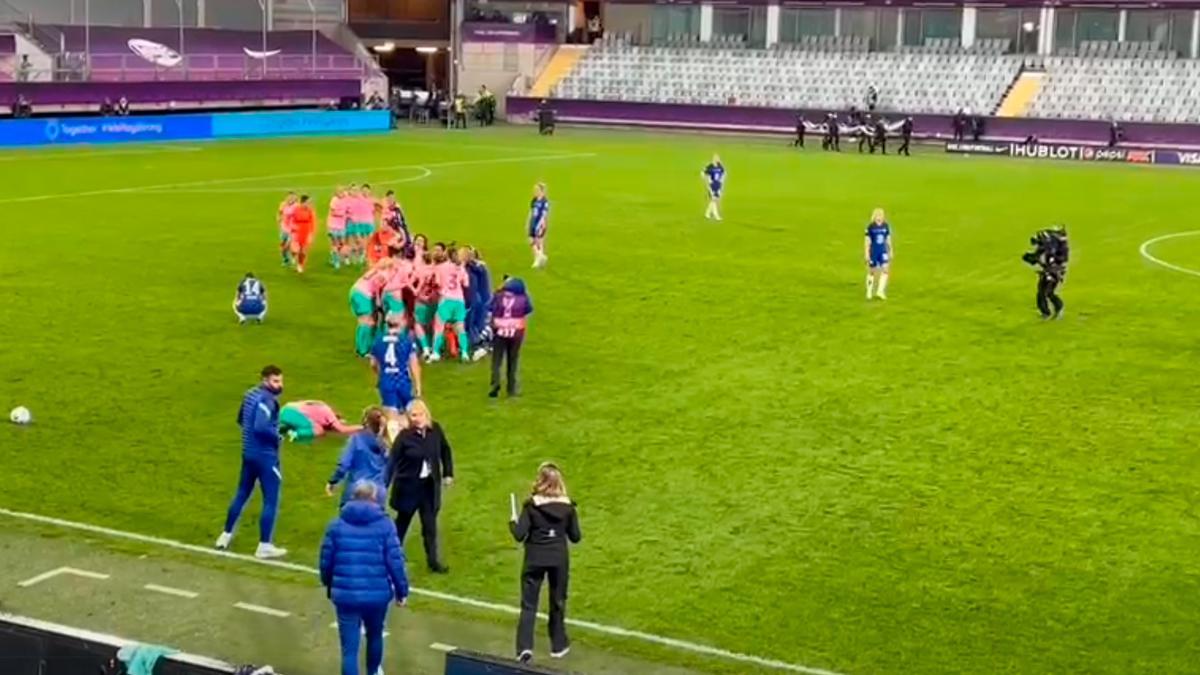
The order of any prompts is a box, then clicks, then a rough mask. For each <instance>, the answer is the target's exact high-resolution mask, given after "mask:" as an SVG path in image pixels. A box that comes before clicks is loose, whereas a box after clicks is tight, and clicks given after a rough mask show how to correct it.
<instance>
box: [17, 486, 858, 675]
mask: <svg viewBox="0 0 1200 675" xmlns="http://www.w3.org/2000/svg"><path fill="white" fill-rule="evenodd" d="M0 515H4V516H8V517H10V518H18V519H21V520H28V521H32V522H36V523H42V524H45V525H53V526H55V527H64V528H68V529H73V530H80V531H82V532H90V533H92V534H102V535H105V536H108V537H113V538H117V539H126V540H129V541H136V542H139V543H143V544H153V545H155V546H162V547H166V548H172V549H175V550H177V551H186V552H188V553H198V554H202V555H209V556H215V557H219V558H225V559H228V560H240V561H242V562H252V563H255V564H258V565H264V566H267V567H275V568H278V569H284V570H290V571H293V572H302V573H305V574H313V575H315V574H317V573H318V571H317V570H316V569H315V568H312V567H308V566H306V565H298V564H296V563H289V562H284V561H282V560H261V559H259V558H255V557H253V556H249V555H245V554H241V553H232V552H229V551H218V550H216V549H212V548H206V547H204V546H197V545H195V544H186V543H184V542H181V541H174V540H171V539H163V538H161V537H154V536H151V535H146V534H138V533H137V532H125V531H122V530H114V529H112V528H108V527H103V526H100V525H91V524H88V523H77V522H74V521H71V520H63V519H61V518H53V517H51V516H43V515H41V514H37V513H26V512H24V511H13V510H10V509H6V508H0ZM410 590H411V592H412V593H414V594H416V595H423V596H426V597H430V598H436V599H438V600H444V601H446V602H453V603H457V604H460V605H467V606H470V607H476V608H479V609H488V610H492V611H498V612H504V613H506V614H518V613H520V609H518V608H516V607H512V606H510V605H502V604H499V603H494V602H487V601H484V600H476V599H474V598H466V597H462V596H458V595H453V594H450V593H441V592H438V591H430V590H426V589H421V588H411V589H410ZM242 604H244V603H239V605H238V606H241V605H242ZM255 607H256V610H252V611H257V609H262V608H257V606H255ZM242 609H248V607H242ZM538 616H539V617H542V618H545V615H543V614H540V613H539V614H538ZM567 623H568V624H570V625H572V626H576V627H579V628H585V629H588V630H591V631H595V632H598V633H605V634H607V635H615V636H617V637H624V638H631V639H635V640H641V641H644V642H652V643H654V644H658V645H663V646H666V647H672V648H675V649H680V650H683V651H688V652H693V653H696V654H704V655H706V656H714V657H718V658H722V659H728V660H731V661H739V662H741V663H750V664H754V665H756V666H762V667H764V668H774V669H776V670H784V671H789V672H793V673H806V674H807V675H839V674H838V673H835V672H833V671H830V670H823V669H821V668H810V667H808V666H802V665H799V664H795V663H786V662H783V661H778V660H775V659H769V658H765V657H761V656H754V655H752V654H739V653H737V652H731V651H728V650H725V649H720V648H718V647H710V646H708V645H702V644H696V643H694V642H688V641H686V640H676V639H675V638H670V637H664V636H662V635H654V634H652V633H643V632H641V631H636V630H628V629H625V628H621V627H619V626H609V625H606V624H602V623H594V622H591V621H581V620H578V619H567Z"/></svg>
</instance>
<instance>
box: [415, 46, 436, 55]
mask: <svg viewBox="0 0 1200 675" xmlns="http://www.w3.org/2000/svg"><path fill="white" fill-rule="evenodd" d="M437 51H438V48H437V47H417V53H418V54H436V53H437Z"/></svg>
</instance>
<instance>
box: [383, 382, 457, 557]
mask: <svg viewBox="0 0 1200 675" xmlns="http://www.w3.org/2000/svg"><path fill="white" fill-rule="evenodd" d="M388 476H390V477H391V484H392V494H391V499H390V500H389V506H391V507H392V508H393V509H395V511H396V531H397V532H398V533H399V535H400V541H401V543H403V542H404V535H405V533H407V532H408V526H409V524H410V523H411V522H412V518H413V515H414V514H420V516H421V539H422V541H423V543H424V544H425V560H426V562H428V563H429V570H430V571H431V572H434V573H435V574H445V573H446V572H449V571H450V568H449V567H447V566H446V565H444V564H443V563H442V561H441V558H440V557H439V556H438V532H437V515H438V511H439V510H441V508H442V486H443V485H445V486H446V487H450V486H451V485H453V484H454V457H453V455H452V454H451V451H450V443H449V442H448V441H447V440H446V434H445V433H443V432H442V427H441V426H440V425H439V424H438V423H437V422H434V421H433V417H432V416H431V415H430V414H429V408H428V407H427V406H426V405H425V403H424V402H423V401H421V400H419V399H418V400H416V401H413V402H412V403H410V404H409V406H408V427H407V428H405V429H404V430H403V431H401V432H400V433H399V434H398V435H397V436H396V441H395V442H394V443H393V444H392V452H391V455H390V456H389V457H388Z"/></svg>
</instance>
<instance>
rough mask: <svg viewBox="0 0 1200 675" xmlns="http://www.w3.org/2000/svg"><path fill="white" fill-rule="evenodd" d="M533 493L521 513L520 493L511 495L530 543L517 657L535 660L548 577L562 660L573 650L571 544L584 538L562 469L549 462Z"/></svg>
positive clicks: (515, 524) (555, 653) (556, 649)
mask: <svg viewBox="0 0 1200 675" xmlns="http://www.w3.org/2000/svg"><path fill="white" fill-rule="evenodd" d="M531 492H532V494H531V495H530V497H529V499H528V500H526V501H525V503H524V504H523V505H522V507H521V511H520V512H519V513H518V512H517V500H516V496H515V495H512V496H510V497H509V508H510V510H511V517H510V521H509V524H508V527H509V530H511V531H512V535H513V538H514V539H516V540H517V541H518V542H521V543H522V544H524V545H525V563H524V565H523V566H522V569H521V617H520V619H519V621H518V623H517V659H518V660H519V661H521V662H522V663H527V662H529V661H530V660H532V659H533V628H534V623H535V622H536V621H537V608H538V598H539V596H540V595H541V592H542V580H543V579H546V580H547V581H549V582H550V656H551V658H556V659H560V658H562V657H564V656H566V655H567V653H568V652H569V651H571V642H570V640H569V639H568V638H567V626H566V613H567V584H568V582H569V581H570V578H571V556H570V551H569V549H568V542H569V543H571V544H577V543H579V541H580V540H581V539H582V538H583V533H582V532H580V530H579V514H578V513H577V512H576V510H575V502H573V501H571V499H570V498H569V497H567V485H566V483H565V482H564V481H563V475H562V471H560V470H559V468H558V467H557V466H556V465H554V464H552V463H550V462H546V463H544V464H542V465H541V466H539V467H538V476H537V480H536V481H535V482H534V484H533V489H532V491H531Z"/></svg>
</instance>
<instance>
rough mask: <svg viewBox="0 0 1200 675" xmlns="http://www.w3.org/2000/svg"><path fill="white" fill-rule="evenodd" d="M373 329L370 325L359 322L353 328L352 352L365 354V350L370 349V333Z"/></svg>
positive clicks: (360, 354)
mask: <svg viewBox="0 0 1200 675" xmlns="http://www.w3.org/2000/svg"><path fill="white" fill-rule="evenodd" d="M373 330H374V329H373V328H372V327H371V326H368V325H365V324H361V323H360V324H358V327H357V328H355V329H354V352H355V353H356V354H358V355H359V356H366V355H367V352H369V351H371V334H372V332H373Z"/></svg>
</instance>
